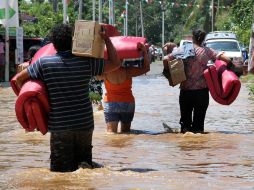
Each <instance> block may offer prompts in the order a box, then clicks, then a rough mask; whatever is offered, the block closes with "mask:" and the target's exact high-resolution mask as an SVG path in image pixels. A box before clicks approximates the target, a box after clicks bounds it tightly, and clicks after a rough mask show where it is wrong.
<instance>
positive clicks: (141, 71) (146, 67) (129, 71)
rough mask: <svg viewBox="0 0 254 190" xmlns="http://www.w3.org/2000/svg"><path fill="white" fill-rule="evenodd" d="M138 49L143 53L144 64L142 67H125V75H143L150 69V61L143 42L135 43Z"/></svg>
mask: <svg viewBox="0 0 254 190" xmlns="http://www.w3.org/2000/svg"><path fill="white" fill-rule="evenodd" d="M137 47H138V49H140V50H141V51H142V52H143V55H144V65H143V67H142V68H135V67H129V68H126V77H127V78H132V77H136V76H139V75H143V74H145V73H147V72H148V71H150V61H149V58H148V54H147V49H146V46H145V45H144V44H141V43H138V44H137Z"/></svg>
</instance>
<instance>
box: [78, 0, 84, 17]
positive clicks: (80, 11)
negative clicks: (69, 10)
mask: <svg viewBox="0 0 254 190" xmlns="http://www.w3.org/2000/svg"><path fill="white" fill-rule="evenodd" d="M82 14H83V0H79V7H78V19H79V20H81V19H82Z"/></svg>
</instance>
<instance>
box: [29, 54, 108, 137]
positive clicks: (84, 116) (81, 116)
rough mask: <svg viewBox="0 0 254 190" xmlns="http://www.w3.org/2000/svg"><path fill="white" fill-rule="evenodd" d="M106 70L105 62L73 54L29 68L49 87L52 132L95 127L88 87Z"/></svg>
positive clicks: (31, 74) (49, 59)
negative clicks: (94, 78)
mask: <svg viewBox="0 0 254 190" xmlns="http://www.w3.org/2000/svg"><path fill="white" fill-rule="evenodd" d="M103 69H104V60H103V59H96V58H89V57H77V56H75V55H72V54H71V52H70V51H68V52H58V53H57V54H56V55H55V56H46V57H42V58H40V59H39V60H37V61H36V62H35V63H34V64H31V65H30V66H29V67H28V73H29V75H30V78H31V79H34V80H35V79H38V80H42V81H43V82H44V83H45V85H46V87H47V90H48V94H49V102H50V107H51V110H50V113H49V121H48V129H49V131H50V132H56V131H66V130H89V129H92V128H94V119H93V110H92V104H91V101H90V98H89V85H88V84H89V81H90V78H91V77H92V76H96V75H101V74H102V73H103Z"/></svg>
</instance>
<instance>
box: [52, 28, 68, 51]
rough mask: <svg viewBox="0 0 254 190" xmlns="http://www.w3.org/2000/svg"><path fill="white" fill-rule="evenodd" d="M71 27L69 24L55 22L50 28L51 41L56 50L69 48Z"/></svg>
mask: <svg viewBox="0 0 254 190" xmlns="http://www.w3.org/2000/svg"><path fill="white" fill-rule="evenodd" d="M72 32H73V28H72V27H71V26H70V25H69V24H57V25H56V26H55V27H54V28H52V30H51V36H50V38H51V42H52V43H53V45H54V47H55V48H56V50H57V51H67V50H71V47H72Z"/></svg>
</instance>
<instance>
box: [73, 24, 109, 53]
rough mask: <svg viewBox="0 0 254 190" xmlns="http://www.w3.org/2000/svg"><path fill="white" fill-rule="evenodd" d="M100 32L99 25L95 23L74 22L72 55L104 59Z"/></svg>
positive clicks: (103, 46)
mask: <svg viewBox="0 0 254 190" xmlns="http://www.w3.org/2000/svg"><path fill="white" fill-rule="evenodd" d="M100 31H101V25H100V24H99V23H98V22H96V21H86V20H76V21H75V29H74V35H73V43H72V53H73V54H74V55H77V56H83V57H94V58H104V48H105V42H104V40H103V39H102V38H101V36H100Z"/></svg>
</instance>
